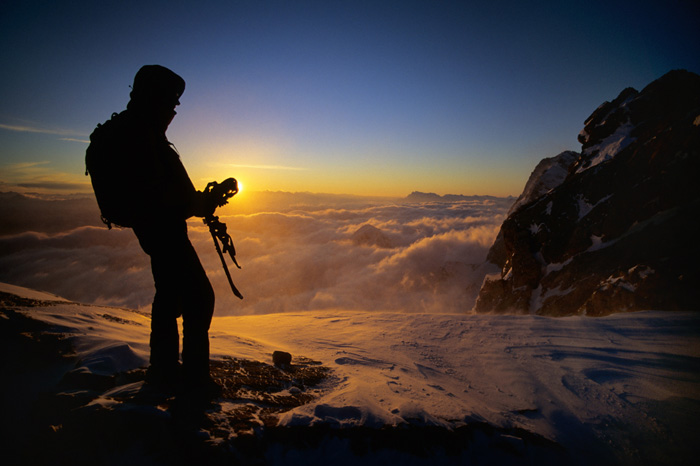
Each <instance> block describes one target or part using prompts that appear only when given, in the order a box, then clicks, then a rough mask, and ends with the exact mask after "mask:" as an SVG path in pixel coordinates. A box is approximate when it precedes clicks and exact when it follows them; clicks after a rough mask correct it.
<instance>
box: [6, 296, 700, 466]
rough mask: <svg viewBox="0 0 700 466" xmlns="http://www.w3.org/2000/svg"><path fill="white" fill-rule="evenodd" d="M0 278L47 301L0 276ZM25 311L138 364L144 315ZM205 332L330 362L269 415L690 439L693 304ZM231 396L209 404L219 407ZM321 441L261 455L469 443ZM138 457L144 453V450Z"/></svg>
mask: <svg viewBox="0 0 700 466" xmlns="http://www.w3.org/2000/svg"><path fill="white" fill-rule="evenodd" d="M0 291H2V292H9V293H14V294H20V295H22V296H25V297H30V298H33V299H37V298H36V297H37V296H42V298H41V299H46V295H44V294H37V293H36V292H34V291H31V290H22V289H21V288H19V287H15V286H9V285H4V284H0ZM54 298H55V297H53V298H52V299H54ZM56 299H57V298H56ZM21 312H23V313H24V314H26V315H28V316H31V317H32V318H33V319H36V320H40V321H43V322H45V323H48V324H50V325H51V326H53V328H55V329H56V330H57V331H60V332H61V333H62V334H63V335H65V336H66V337H68V338H70V341H71V342H72V343H73V345H74V347H75V350H76V352H77V354H76V356H75V360H76V361H77V362H76V364H75V367H76V368H77V369H78V370H79V371H82V372H84V373H88V374H110V373H112V374H113V373H116V372H119V371H126V370H130V369H135V368H138V367H142V366H145V365H146V364H147V360H148V338H149V318H148V316H146V315H143V314H140V313H137V312H134V311H131V310H128V309H120V308H113V307H109V308H108V307H100V306H85V305H78V304H75V303H70V302H66V301H63V302H55V303H53V304H52V305H39V306H37V307H31V308H24V309H23V310H21ZM0 322H2V319H0ZM210 341H211V347H212V358H214V359H218V358H222V357H224V356H230V357H235V358H245V359H251V360H257V361H264V362H268V363H269V362H270V360H271V353H272V352H273V351H275V350H283V351H288V352H290V353H291V354H292V355H293V356H294V357H298V356H305V357H308V358H312V359H315V360H318V361H320V362H322V363H323V365H324V366H327V367H329V368H330V369H331V370H332V374H333V375H332V377H331V379H330V380H329V381H327V382H326V383H325V385H324V386H323V387H321V389H320V390H319V394H318V397H317V398H316V399H314V400H312V401H311V402H309V403H307V404H305V405H302V406H299V407H297V408H294V409H292V410H290V411H287V412H285V413H282V414H281V415H279V417H278V425H279V426H289V427H303V428H309V429H311V428H312V427H315V426H328V427H331V428H334V429H352V428H356V427H363V428H370V429H382V428H386V427H387V426H401V425H407V426H416V425H418V426H434V427H436V428H440V429H443V431H444V432H445V435H446V434H447V433H448V432H451V431H454V430H455V429H458V428H459V427H460V426H465V425H467V426H468V425H471V424H474V425H484V424H488V425H491V426H493V427H494V428H503V429H518V430H517V432H528V433H531V434H533V435H537V436H541V437H542V438H544V439H548V440H551V441H553V442H556V444H558V445H560V446H561V447H563V448H564V451H565V454H566V457H567V458H568V460H569V462H570V463H571V464H592V463H598V464H673V463H676V464H679V463H680V462H683V461H684V460H685V459H687V458H691V457H692V456H696V455H697V454H698V453H700V450H699V448H698V445H697V442H696V427H695V425H696V420H697V417H698V415H700V314H698V313H694V312H688V313H676V312H637V313H629V314H616V315H611V316H608V317H603V318H586V317H565V318H549V317H540V316H512V315H510V316H509V315H498V316H496V315H466V314H461V315H460V314H416V313H412V314H408V313H396V312H371V313H370V312H358V311H343V310H337V311H316V312H295V313H284V314H268V315H259V316H228V317H215V318H214V322H213V324H212V328H211V331H210ZM49 372H50V371H49ZM47 373H48V372H47ZM35 383H38V384H41V385H42V386H45V387H48V386H51V384H52V383H54V382H52V380H49V379H48V378H47V379H46V380H37V381H35ZM118 389H119V390H122V393H123V392H124V390H129V389H133V386H124V387H118ZM18 390H19V388H18ZM113 393H114V390H112V391H106V392H104V393H102V394H101V395H100V396H97V397H96V398H95V399H94V400H93V401H92V403H91V405H92V406H93V407H100V408H102V409H109V410H115V409H119V405H120V402H118V401H116V400H115V398H113ZM18 396H19V395H18ZM6 403H12V401H10V400H8V399H3V404H6ZM227 406H228V405H226V404H222V406H220V407H219V410H218V411H217V416H220V417H221V416H224V417H225V416H226V414H227V409H228V408H227ZM3 408H5V407H3ZM160 415H162V416H165V415H166V414H165V413H160ZM238 434H239V433H238V432H236V428H235V426H231V425H229V426H228V427H227V428H225V429H223V431H222V428H221V427H220V426H219V430H218V431H217V432H216V433H214V432H210V433H209V434H208V435H210V436H212V438H216V439H218V441H220V442H225V441H227V439H231V438H235V437H236V436H237V435H238ZM507 438H509V439H511V440H512V443H513V445H511V446H512V447H513V448H514V449H515V451H516V453H517V452H518V451H522V449H523V448H524V447H523V442H525V440H523V438H524V437H517V436H515V437H512V436H509V437H507ZM328 442H330V440H328V441H327V442H326V443H322V444H321V445H317V446H316V448H315V449H313V450H309V448H308V446H307V447H305V448H302V447H299V448H296V449H289V448H287V449H281V448H277V449H275V448H270V449H269V451H267V452H266V461H267V462H268V464H325V462H326V461H323V458H324V455H325V454H329V453H328V452H329V451H335V454H336V455H337V457H335V459H334V460H333V461H332V463H335V464H357V462H359V461H361V462H362V463H364V464H367V465H372V464H389V463H387V462H386V461H392V460H394V461H395V460H398V459H400V460H401V461H402V462H403V463H402V464H464V462H463V461H465V460H464V458H465V457H464V453H462V456H459V455H457V456H449V455H448V456H444V455H443V456H440V458H441V459H440V460H439V461H438V459H437V457H435V458H419V457H411V456H408V457H407V456H405V454H404V456H397V455H399V453H394V456H388V457H387V456H386V455H387V453H386V452H384V453H382V454H381V455H380V454H376V455H375V456H372V455H370V454H361V453H358V452H357V451H354V450H352V449H351V448H349V447H348V446H347V445H337V444H335V443H333V444H331V443H328ZM525 443H526V442H525ZM338 448H340V450H341V453H339V450H338ZM518 449H520V450H518ZM324 452H325V453H324ZM314 455H315V456H314ZM497 458H498V455H497V452H496V451H494V452H493V457H489V456H487V457H485V458H484V457H483V456H482V460H483V461H482V464H497V463H498V461H497ZM523 460H524V462H523V463H522V464H528V461H527V458H524V459H523ZM137 463H138V464H150V463H148V462H147V461H146V460H145V459H143V458H142V459H140V460H139V461H137V462H136V463H134V464H137Z"/></svg>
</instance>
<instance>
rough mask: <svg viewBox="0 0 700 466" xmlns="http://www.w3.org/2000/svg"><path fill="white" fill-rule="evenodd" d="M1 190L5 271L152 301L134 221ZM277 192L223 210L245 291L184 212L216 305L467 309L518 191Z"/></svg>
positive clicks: (131, 302)
mask: <svg viewBox="0 0 700 466" xmlns="http://www.w3.org/2000/svg"><path fill="white" fill-rule="evenodd" d="M2 196H3V201H4V202H3V205H2V207H1V208H0V219H1V220H2V222H3V224H5V225H13V227H12V228H9V227H8V228H5V229H3V230H0V281H3V282H7V283H12V284H16V285H21V286H26V287H30V288H34V289H38V290H43V291H49V292H51V293H55V294H58V295H61V296H63V297H65V298H67V299H71V300H75V301H80V302H86V303H98V304H108V305H115V306H127V307H132V308H138V307H144V308H146V307H148V306H150V302H151V299H152V297H153V280H152V277H151V272H150V265H149V260H148V257H147V256H146V255H145V254H144V253H143V252H142V251H141V250H140V248H139V245H138V242H137V241H136V238H135V237H134V235H133V233H132V232H131V230H111V231H108V230H107V229H106V228H104V227H101V226H99V215H98V213H97V210H96V206H95V205H94V201H93V200H92V199H80V198H79V199H51V200H47V199H41V198H29V197H26V196H20V195H16V194H14V195H13V194H9V193H5V194H2ZM272 198H274V199H277V200H278V201H279V200H280V199H284V200H285V202H277V203H272V202H268V203H267V204H265V203H264V202H263V203H261V204H260V205H261V206H264V207H263V208H261V209H260V210H259V211H257V212H255V209H254V206H248V207H247V208H246V209H241V210H245V212H246V213H239V214H235V213H231V212H233V209H228V210H224V212H223V213H222V215H221V219H222V220H223V221H224V222H226V224H227V225H228V229H229V233H230V234H231V235H232V237H233V239H234V242H235V245H236V249H237V251H238V259H239V262H240V263H241V265H242V267H243V268H242V269H241V270H237V269H235V267H231V273H232V276H233V279H234V282H235V283H236V285H237V286H238V288H239V289H240V290H241V291H242V292H243V294H244V295H245V299H244V300H243V301H240V300H238V299H237V298H235V297H233V295H232V293H231V291H230V289H229V287H228V282H227V280H226V277H225V275H224V272H223V269H222V267H221V264H220V262H219V258H218V256H217V255H216V252H215V250H214V247H213V244H212V239H211V236H210V235H209V232H208V231H207V230H206V229H205V226H204V225H203V224H202V223H201V221H198V220H193V221H191V222H190V238H191V239H192V242H193V244H194V245H195V248H196V249H197V251H198V253H199V255H200V258H201V260H202V262H203V264H204V267H205V268H206V270H207V272H208V275H209V277H210V280H211V281H212V284H213V285H214V289H215V290H216V295H217V305H216V306H217V307H216V312H217V314H218V315H227V314H262V313H271V312H288V311H299V310H324V309H352V310H366V311H378V310H391V311H407V312H464V311H467V310H470V309H471V307H472V306H473V304H474V300H475V299H476V295H477V293H478V289H479V286H480V285H481V281H482V280H483V276H484V274H485V273H486V271H485V270H484V269H483V266H482V263H483V261H484V259H485V258H486V253H487V252H488V249H489V247H490V246H491V244H492V243H493V240H494V239H495V237H496V234H497V233H498V229H499V228H500V225H501V222H502V221H503V219H504V218H505V214H506V212H507V210H508V208H509V207H510V204H511V203H512V201H513V199H499V198H477V197H475V198H468V197H463V198H461V200H459V201H454V202H423V203H409V202H396V201H390V200H386V199H385V200H370V199H363V198H357V197H345V198H344V197H342V196H323V195H312V194H309V193H301V194H289V193H268V196H267V199H268V201H269V200H270V199H272ZM273 205H276V206H277V208H276V209H273V208H272V206H273ZM42 217H43V219H42ZM46 217H48V218H46ZM52 218H53V219H55V221H51V219H52ZM59 219H60V220H59ZM43 220H45V221H43ZM6 221H7V222H9V223H6ZM368 225H369V227H368Z"/></svg>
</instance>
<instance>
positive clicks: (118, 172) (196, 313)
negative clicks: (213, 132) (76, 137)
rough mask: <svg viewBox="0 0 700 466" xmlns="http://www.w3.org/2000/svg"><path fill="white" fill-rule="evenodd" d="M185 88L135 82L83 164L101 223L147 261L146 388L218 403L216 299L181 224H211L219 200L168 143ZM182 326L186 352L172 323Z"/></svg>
mask: <svg viewBox="0 0 700 466" xmlns="http://www.w3.org/2000/svg"><path fill="white" fill-rule="evenodd" d="M184 90H185V81H184V80H183V79H182V78H181V77H180V76H178V75H177V74H175V73H174V72H172V71H170V70H169V69H167V68H164V67H162V66H159V65H147V66H144V67H142V68H141V69H140V70H139V71H138V73H137V74H136V76H135V78H134V84H133V86H132V91H131V94H130V97H131V100H130V101H129V103H128V105H127V109H126V110H125V111H123V112H121V113H119V114H114V115H112V119H111V120H109V121H107V122H106V123H104V124H102V125H98V127H97V128H96V129H95V131H94V132H93V134H92V135H91V136H90V141H91V142H90V147H89V148H88V151H87V154H86V164H87V168H88V171H89V173H90V176H91V179H92V183H93V187H94V189H95V194H96V197H97V200H98V203H99V205H100V209H101V211H102V215H103V220H104V221H105V223H107V225H108V226H110V227H111V224H112V223H114V224H117V225H121V226H126V227H131V228H133V231H134V233H135V234H136V237H137V238H138V240H139V243H140V245H141V247H142V248H143V250H144V251H145V252H146V254H148V255H149V256H150V258H151V269H152V272H153V279H154V282H155V289H156V293H155V298H154V300H153V306H152V315H151V317H152V324H151V340H150V346H151V357H150V367H149V369H148V374H147V381H148V382H150V383H153V384H155V385H158V386H160V387H162V388H165V389H168V388H173V389H174V388H175V387H176V386H178V385H179V382H180V380H181V381H182V382H183V387H184V388H185V390H186V393H189V394H194V395H197V396H199V395H202V396H208V397H209V396H216V395H217V394H218V393H219V392H220V390H221V387H220V386H218V385H217V384H216V383H215V382H214V381H213V380H212V378H211V376H210V374H209V334H208V332H209V326H210V324H211V320H212V315H213V313H214V291H213V289H212V286H211V284H210V282H209V279H208V278H207V275H206V273H205V271H204V269H203V267H202V265H201V263H200V261H199V258H198V257H197V253H196V252H195V250H194V248H193V247H192V244H191V243H190V240H189V238H188V236H187V222H186V220H187V219H188V218H189V217H192V216H198V217H206V216H211V215H213V213H214V210H215V208H216V199H212V198H211V197H212V196H211V195H208V193H205V192H200V191H197V190H196V189H195V188H194V186H193V184H192V182H191V181H190V178H189V176H188V174H187V171H186V170H185V168H184V166H183V165H182V162H181V161H180V157H179V155H178V153H177V152H176V151H175V150H174V148H173V146H172V144H171V143H170V142H169V141H168V139H167V138H166V136H165V132H166V130H167V128H168V126H169V125H170V122H171V121H172V119H173V117H174V116H175V114H176V112H175V107H176V106H177V105H179V104H180V102H179V98H180V96H182V93H183V92H184ZM180 316H182V318H183V345H182V346H183V351H182V365H180V362H179V359H180V355H179V353H180V349H179V335H178V326H177V318H178V317H180Z"/></svg>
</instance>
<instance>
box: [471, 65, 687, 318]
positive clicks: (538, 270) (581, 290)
mask: <svg viewBox="0 0 700 466" xmlns="http://www.w3.org/2000/svg"><path fill="white" fill-rule="evenodd" d="M584 125H585V126H584V129H583V130H582V131H581V133H580V134H579V142H581V144H582V150H581V153H580V154H576V153H574V152H566V153H563V154H560V155H559V156H557V157H555V158H553V159H545V161H543V162H542V163H541V164H540V165H539V166H538V168H537V169H535V171H534V172H533V174H532V176H531V179H530V180H529V181H528V184H527V186H526V189H525V192H524V193H523V195H522V196H521V197H520V198H519V199H518V201H517V202H516V204H515V205H514V207H513V209H512V210H511V212H510V214H509V216H508V218H507V219H506V220H505V222H504V223H503V225H502V227H501V232H500V233H499V237H498V239H497V241H496V243H495V244H494V246H493V247H492V249H491V251H490V254H489V260H490V261H491V262H493V263H495V264H496V265H497V266H498V267H499V268H500V269H501V273H500V275H497V276H490V277H487V279H486V280H485V281H484V284H483V285H482V288H481V291H480V293H479V298H478V299H477V302H476V305H475V309H476V311H477V312H517V313H535V314H542V315H572V314H586V315H606V314H610V313H614V312H622V311H632V310H644V309H660V310H680V309H695V310H697V309H700V306H698V298H699V297H700V293H698V291H697V288H698V278H699V277H698V272H697V269H698V258H699V257H700V246H699V245H700V241H699V239H700V222H697V221H696V220H695V218H696V217H697V214H698V213H699V212H700V195H699V194H698V189H697V188H696V186H695V183H697V177H698V174H700V170H699V168H700V76H698V75H696V74H694V73H690V72H687V71H682V70H677V71H671V72H669V73H668V74H666V75H664V76H663V77H661V78H660V79H658V80H656V81H654V82H653V83H651V84H649V85H648V86H647V87H646V88H644V89H643V90H642V91H641V92H638V91H636V90H634V89H632V88H628V89H625V90H623V91H622V92H621V93H620V95H619V96H618V97H617V98H616V99H615V100H613V101H612V102H605V103H603V104H602V105H601V106H599V107H598V108H597V109H596V110H595V111H594V112H593V114H592V115H591V116H590V117H589V118H588V119H587V120H586V122H585V123H584ZM563 172H565V175H563V176H562V173H563Z"/></svg>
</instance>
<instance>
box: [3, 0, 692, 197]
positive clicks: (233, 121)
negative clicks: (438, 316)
mask: <svg viewBox="0 0 700 466" xmlns="http://www.w3.org/2000/svg"><path fill="white" fill-rule="evenodd" d="M699 20H700V8H699V7H698V3H697V2H695V1H691V0H687V1H685V0H682V1H677V0H669V1H664V2H661V1H654V2H648V1H647V2H645V1H634V2H632V1H630V2H621V1H615V0H612V1H611V0H605V1H590V0H587V1H556V2H554V1H551V2H536V1H535V2H533V1H530V2H521V1H494V0H489V1H484V2H480V1H464V2H445V1H396V2H394V1H346V2H335V1H287V2H283V1H264V0H260V1H236V0H229V1H207V0H200V1H196V2H193V1H192V2H181V1H176V0H169V1H144V0H139V1H119V2H108V1H104V2H102V1H97V2H96V1H94V0H91V1H74V2H60V1H59V2H34V1H12V0H9V1H4V2H3V4H2V6H1V7H0V44H1V45H0V63H1V64H2V65H1V66H0V103H1V105H0V191H10V190H15V191H22V190H23V191H39V192H41V191H44V192H46V191H52V192H63V193H68V192H79V191H89V190H90V188H89V184H88V183H89V181H88V179H87V178H86V177H85V176H84V153H85V149H86V147H87V144H86V140H87V139H88V136H89V134H90V133H91V131H92V130H93V128H94V127H95V125H96V124H97V123H99V122H102V121H104V120H106V119H108V118H109V116H110V114H111V113H112V112H118V111H121V110H123V109H124V108H125V106H126V103H127V101H128V94H129V91H130V89H129V86H130V84H131V83H132V81H133V76H134V74H135V73H136V71H137V70H138V69H139V68H140V67H141V66H142V65H144V64H154V63H157V64H161V65H164V66H167V67H169V68H171V69H172V70H174V71H175V72H177V73H178V74H180V75H181V76H182V77H183V78H184V79H185V80H186V82H187V89H186V91H185V94H184V96H183V97H182V99H181V102H182V105H181V106H180V107H178V113H179V114H178V116H177V117H176V119H175V121H174V122H173V124H172V125H171V127H170V129H169V131H168V136H169V138H170V140H171V141H172V142H173V143H174V144H175V145H176V147H177V148H178V151H179V152H180V154H181V156H182V159H183V161H184V163H185V166H186V167H187V168H188V170H189V172H190V175H191V177H192V179H193V181H194V183H195V185H196V186H197V187H199V188H200V189H201V188H203V187H204V185H205V184H206V182H207V181H210V180H221V179H223V178H226V177H228V176H235V177H237V178H238V179H239V181H240V182H241V184H242V185H243V186H244V189H250V190H282V191H310V192H324V193H345V194H362V195H387V196H405V195H407V194H409V193H410V192H411V191H414V190H418V191H425V192H436V193H438V194H448V193H453V194H467V195H470V194H490V195H497V196H507V195H516V196H517V195H518V194H519V193H520V192H521V191H522V188H523V186H524V184H525V182H526V180H527V177H528V176H529V174H530V172H531V171H532V169H533V168H534V166H535V165H536V164H537V162H538V161H539V160H541V159H542V158H544V157H551V156H553V155H556V154H558V153H560V152H561V151H563V150H568V149H572V150H579V149H580V145H579V143H578V142H577V140H576V136H577V135H578V133H579V131H580V130H581V129H582V128H583V123H584V120H585V119H586V118H587V117H588V116H589V115H590V114H591V113H592V112H593V110H595V108H596V107H597V106H598V105H600V104H601V103H602V102H603V101H605V100H612V99H614V98H615V97H616V96H617V94H618V93H619V92H620V91H621V90H622V89H624V88H625V87H629V86H631V87H635V88H636V89H638V90H641V89H642V88H643V87H644V86H646V85H647V84H649V83H650V82H651V81H653V80H654V79H657V78H659V77H660V76H662V75H663V74H665V73H666V72H668V71H669V70H671V69H676V68H684V69H688V70H690V71H693V72H696V73H698V72H700V32H699V31H700V28H698V22H699Z"/></svg>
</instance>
